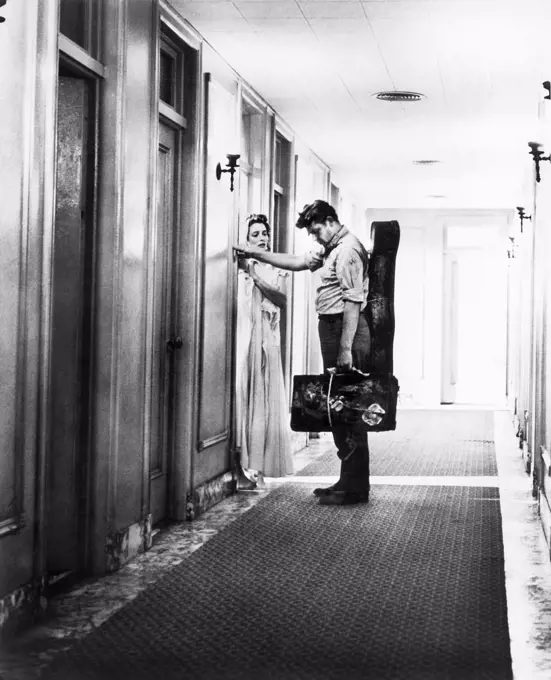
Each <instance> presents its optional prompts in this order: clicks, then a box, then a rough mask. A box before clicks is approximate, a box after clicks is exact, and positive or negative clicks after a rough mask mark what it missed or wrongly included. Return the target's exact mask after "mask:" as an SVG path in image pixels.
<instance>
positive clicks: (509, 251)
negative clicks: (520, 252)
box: [507, 236, 516, 260]
mask: <svg viewBox="0 0 551 680" xmlns="http://www.w3.org/2000/svg"><path fill="white" fill-rule="evenodd" d="M509 241H511V245H510V246H509V248H507V257H508V258H509V259H510V260H514V259H515V252H516V245H515V237H514V236H509Z"/></svg>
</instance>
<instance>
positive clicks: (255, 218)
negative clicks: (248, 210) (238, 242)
mask: <svg viewBox="0 0 551 680" xmlns="http://www.w3.org/2000/svg"><path fill="white" fill-rule="evenodd" d="M253 224H263V225H264V226H265V227H266V232H267V233H268V238H270V234H271V231H272V228H271V227H270V223H269V222H268V218H267V217H266V215H262V214H261V213H260V214H256V213H253V214H252V215H249V216H248V217H247V241H248V240H249V234H250V232H251V227H252V226H253Z"/></svg>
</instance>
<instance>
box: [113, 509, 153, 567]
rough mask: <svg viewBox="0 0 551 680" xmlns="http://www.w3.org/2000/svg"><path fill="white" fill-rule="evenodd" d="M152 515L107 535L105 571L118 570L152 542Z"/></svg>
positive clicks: (146, 548)
mask: <svg viewBox="0 0 551 680" xmlns="http://www.w3.org/2000/svg"><path fill="white" fill-rule="evenodd" d="M151 529H152V527H151V515H148V516H147V517H146V518H145V519H144V520H142V521H140V522H135V523H134V524H131V525H130V526H128V527H126V528H125V529H121V530H120V531H114V532H113V533H111V534H108V535H107V536H106V537H105V571H106V572H107V573H109V572H112V571H117V569H120V568H121V567H122V566H123V565H124V564H126V563H127V562H129V561H130V560H132V559H134V557H136V556H137V555H139V554H140V553H143V552H145V551H146V550H149V548H150V547H151V543H152V540H153V539H152V531H151Z"/></svg>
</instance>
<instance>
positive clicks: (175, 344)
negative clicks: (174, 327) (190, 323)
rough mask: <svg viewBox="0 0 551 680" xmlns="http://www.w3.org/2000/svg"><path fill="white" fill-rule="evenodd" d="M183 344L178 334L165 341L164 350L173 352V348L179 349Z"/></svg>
mask: <svg viewBox="0 0 551 680" xmlns="http://www.w3.org/2000/svg"><path fill="white" fill-rule="evenodd" d="M183 344H184V341H183V340H182V338H181V337H180V336H178V337H177V338H170V340H167V341H166V351H167V352H173V351H174V350H175V349H181V348H182V345H183Z"/></svg>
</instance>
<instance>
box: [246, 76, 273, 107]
mask: <svg viewBox="0 0 551 680" xmlns="http://www.w3.org/2000/svg"><path fill="white" fill-rule="evenodd" d="M241 98H242V99H243V100H244V101H245V102H246V103H247V104H248V105H249V106H252V107H253V108H254V109H256V110H257V112H258V113H259V114H266V112H267V110H268V104H267V103H266V101H265V100H264V99H263V98H262V97H261V96H260V95H259V94H258V93H257V92H256V91H255V90H253V88H252V87H251V86H250V85H249V84H248V83H246V82H245V81H244V80H241Z"/></svg>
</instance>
